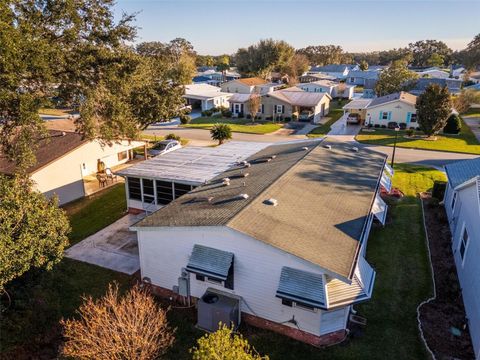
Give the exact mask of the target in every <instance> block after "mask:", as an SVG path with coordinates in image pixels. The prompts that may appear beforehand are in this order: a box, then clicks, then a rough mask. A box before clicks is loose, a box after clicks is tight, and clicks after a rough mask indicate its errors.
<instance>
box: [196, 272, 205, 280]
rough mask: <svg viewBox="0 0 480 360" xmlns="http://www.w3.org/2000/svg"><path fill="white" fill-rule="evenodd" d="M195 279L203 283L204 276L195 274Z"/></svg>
mask: <svg viewBox="0 0 480 360" xmlns="http://www.w3.org/2000/svg"><path fill="white" fill-rule="evenodd" d="M195 279H197V280H198V281H205V276H204V275H200V274H195Z"/></svg>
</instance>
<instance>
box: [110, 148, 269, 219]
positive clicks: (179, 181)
mask: <svg viewBox="0 0 480 360" xmlns="http://www.w3.org/2000/svg"><path fill="white" fill-rule="evenodd" d="M265 146H266V145H265V144H264V143H255V142H238V141H230V142H228V143H226V144H223V145H221V146H217V147H213V148H212V147H199V146H188V147H184V148H181V149H178V150H175V151H174V152H170V153H167V154H165V155H162V156H157V157H154V158H152V159H149V160H146V161H142V162H141V163H138V164H135V165H132V166H130V167H128V168H126V169H123V170H120V171H117V172H116V174H117V175H119V176H123V177H125V193H126V194H127V195H126V196H127V208H128V210H129V212H131V213H140V212H143V211H147V212H152V211H155V210H158V209H160V208H161V207H163V206H165V205H168V204H169V203H170V202H171V201H173V200H175V199H177V198H179V197H180V196H182V195H184V194H186V193H187V192H189V191H191V190H193V189H194V188H196V187H198V186H200V185H202V184H205V183H206V182H207V181H210V180H211V179H212V178H214V177H215V176H217V175H218V174H220V173H222V172H224V171H226V170H227V169H229V168H230V167H232V166H233V165H235V164H236V163H238V162H241V161H244V160H246V159H247V158H248V157H250V156H252V155H253V154H255V153H256V152H258V151H259V150H261V149H263V148H264V147H265Z"/></svg>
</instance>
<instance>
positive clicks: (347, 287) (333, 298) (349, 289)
mask: <svg viewBox="0 0 480 360" xmlns="http://www.w3.org/2000/svg"><path fill="white" fill-rule="evenodd" d="M374 282H375V270H373V269H372V267H371V266H370V264H369V263H368V262H367V261H366V260H365V258H363V257H359V258H358V262H357V267H356V268H355V274H354V276H353V279H352V283H351V284H347V283H346V282H343V281H341V280H338V279H331V280H330V281H328V283H327V293H328V307H329V308H333V307H339V306H345V305H350V304H355V303H358V302H361V301H365V300H368V299H370V298H371V297H372V292H373V284H374Z"/></svg>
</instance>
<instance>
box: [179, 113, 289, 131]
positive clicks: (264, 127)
mask: <svg viewBox="0 0 480 360" xmlns="http://www.w3.org/2000/svg"><path fill="white" fill-rule="evenodd" d="M215 124H229V125H230V127H231V128H232V131H233V132H240V133H248V134H269V133H272V132H274V131H277V130H278V129H280V128H282V127H283V123H273V122H265V121H258V120H256V123H255V124H252V121H251V120H248V119H231V118H223V117H218V116H211V117H200V118H197V119H193V120H192V121H191V122H190V124H188V125H181V126H182V127H188V128H195V129H211V128H212V126H213V125H215Z"/></svg>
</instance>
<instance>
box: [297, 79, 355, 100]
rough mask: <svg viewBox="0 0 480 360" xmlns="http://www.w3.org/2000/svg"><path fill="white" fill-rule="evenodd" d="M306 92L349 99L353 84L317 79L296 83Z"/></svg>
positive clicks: (351, 95) (351, 96) (353, 87)
mask: <svg viewBox="0 0 480 360" xmlns="http://www.w3.org/2000/svg"><path fill="white" fill-rule="evenodd" d="M296 86H297V87H298V88H300V89H302V90H303V91H307V92H318V93H327V94H328V95H330V96H331V97H332V98H342V99H351V98H353V94H354V91H355V85H348V84H345V83H339V82H335V81H329V80H318V81H312V82H308V83H300V84H297V85H296Z"/></svg>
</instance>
